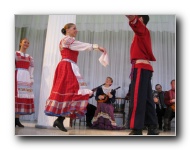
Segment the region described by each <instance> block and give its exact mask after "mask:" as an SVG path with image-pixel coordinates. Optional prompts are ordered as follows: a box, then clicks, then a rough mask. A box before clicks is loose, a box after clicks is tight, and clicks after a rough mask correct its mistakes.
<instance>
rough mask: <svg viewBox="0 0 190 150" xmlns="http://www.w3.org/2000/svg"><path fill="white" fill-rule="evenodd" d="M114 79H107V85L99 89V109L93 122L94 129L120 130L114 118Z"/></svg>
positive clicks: (97, 93) (97, 94) (96, 97)
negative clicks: (112, 86)
mask: <svg viewBox="0 0 190 150" xmlns="http://www.w3.org/2000/svg"><path fill="white" fill-rule="evenodd" d="M112 83H113V79H112V78H111V77H107V78H106V81H105V84H104V85H103V86H100V87H98V88H97V91H96V96H95V99H96V100H97V109H96V111H95V115H94V117H93V120H92V127H91V128H93V129H104V130H119V129H123V128H122V127H118V126H117V125H116V122H115V118H114V107H113V105H112V103H114V102H115V93H116V92H115V90H112V89H111V87H110V86H111V85H112Z"/></svg>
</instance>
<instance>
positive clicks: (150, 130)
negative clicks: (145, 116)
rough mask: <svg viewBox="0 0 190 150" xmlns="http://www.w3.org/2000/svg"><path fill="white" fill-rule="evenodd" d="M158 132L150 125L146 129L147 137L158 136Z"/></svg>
mask: <svg viewBox="0 0 190 150" xmlns="http://www.w3.org/2000/svg"><path fill="white" fill-rule="evenodd" d="M159 133H160V132H159V131H158V129H157V127H156V126H155V125H150V126H149V127H148V133H147V135H159Z"/></svg>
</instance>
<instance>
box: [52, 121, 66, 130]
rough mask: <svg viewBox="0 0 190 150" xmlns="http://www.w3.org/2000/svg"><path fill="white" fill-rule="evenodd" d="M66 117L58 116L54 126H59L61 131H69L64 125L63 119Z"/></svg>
mask: <svg viewBox="0 0 190 150" xmlns="http://www.w3.org/2000/svg"><path fill="white" fill-rule="evenodd" d="M64 119H65V117H58V118H57V119H56V120H55V121H54V123H53V127H56V126H57V127H58V128H59V129H60V130H61V131H65V132H67V129H65V127H64V125H63V120H64Z"/></svg>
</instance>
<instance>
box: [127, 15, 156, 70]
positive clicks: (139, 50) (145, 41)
mask: <svg viewBox="0 0 190 150" xmlns="http://www.w3.org/2000/svg"><path fill="white" fill-rule="evenodd" d="M129 25H130V26H131V28H132V30H133V31H134V33H135V35H134V38H133V41H132V44H131V49H130V59H131V61H132V60H137V59H144V60H149V61H156V59H155V57H154V55H153V53H152V45H151V37H150V33H149V30H148V29H147V28H146V26H145V25H144V24H143V23H142V22H141V21H140V20H139V19H138V17H137V16H136V17H135V18H134V19H133V20H132V21H130V22H129ZM138 65H140V64H138ZM144 66H147V64H146V65H145V64H144ZM141 67H142V68H144V67H143V66H141ZM149 67H150V65H148V66H147V67H145V69H147V68H149ZM150 68H152V67H150ZM148 70H152V69H148Z"/></svg>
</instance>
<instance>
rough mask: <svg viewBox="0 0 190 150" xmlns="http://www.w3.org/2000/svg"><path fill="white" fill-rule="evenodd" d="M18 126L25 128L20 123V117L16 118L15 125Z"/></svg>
mask: <svg viewBox="0 0 190 150" xmlns="http://www.w3.org/2000/svg"><path fill="white" fill-rule="evenodd" d="M16 126H18V127H21V128H24V126H23V125H22V124H21V123H20V121H19V118H15V127H16Z"/></svg>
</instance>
